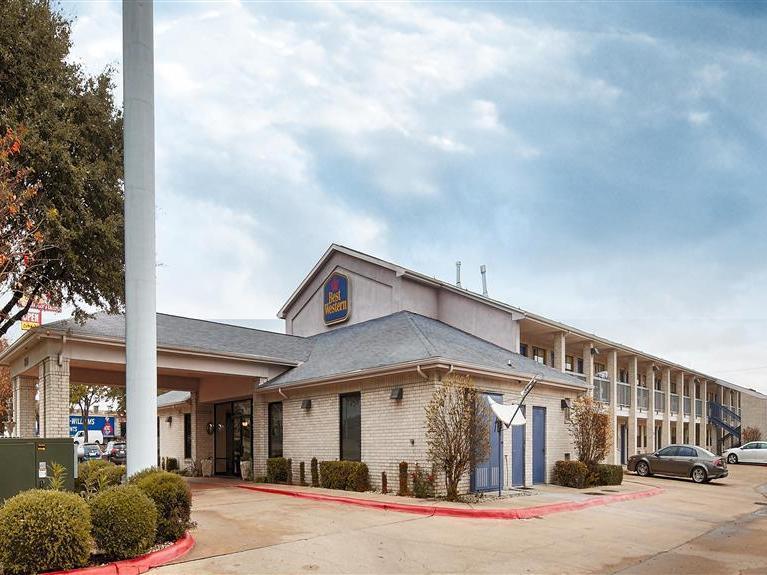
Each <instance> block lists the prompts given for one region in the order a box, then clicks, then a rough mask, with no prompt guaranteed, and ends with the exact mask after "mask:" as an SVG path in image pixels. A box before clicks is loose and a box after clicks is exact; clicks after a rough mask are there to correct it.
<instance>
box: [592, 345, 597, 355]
mask: <svg viewBox="0 0 767 575" xmlns="http://www.w3.org/2000/svg"><path fill="white" fill-rule="evenodd" d="M591 355H599V348H598V347H592V348H591Z"/></svg>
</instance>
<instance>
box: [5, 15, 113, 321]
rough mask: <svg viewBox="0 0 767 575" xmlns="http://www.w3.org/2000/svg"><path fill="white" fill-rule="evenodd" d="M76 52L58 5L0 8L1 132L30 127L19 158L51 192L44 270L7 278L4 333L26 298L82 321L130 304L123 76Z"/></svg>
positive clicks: (35, 214) (40, 219) (34, 215)
mask: <svg viewBox="0 0 767 575" xmlns="http://www.w3.org/2000/svg"><path fill="white" fill-rule="evenodd" d="M70 47H71V41H70V22H69V21H68V20H67V19H66V18H65V17H64V16H63V15H61V14H60V13H58V12H56V11H54V10H53V9H52V8H51V5H50V2H49V0H4V1H3V2H0V134H7V133H8V130H11V133H18V132H19V131H20V128H19V127H21V126H23V127H24V134H23V136H24V138H23V146H21V147H20V149H19V150H18V151H17V152H16V155H14V161H15V162H17V163H18V165H19V166H23V167H24V169H28V170H29V172H28V173H27V179H28V181H27V183H32V184H33V185H37V186H38V189H39V190H41V193H39V194H36V197H35V199H34V201H30V202H29V205H28V206H27V207H29V208H30V211H29V213H28V215H29V217H30V220H31V222H32V223H33V225H34V226H37V227H35V231H36V232H39V236H38V237H41V238H42V240H41V242H42V245H41V246H38V249H37V251H36V253H35V254H34V256H33V257H28V258H27V263H28V264H29V263H34V264H35V265H28V266H24V267H21V268H17V273H15V274H11V275H9V276H8V277H6V278H0V279H3V280H4V281H2V282H1V283H0V298H2V301H3V306H2V308H0V335H2V334H4V333H5V332H7V331H8V329H9V328H10V327H11V326H12V325H13V324H14V323H15V322H16V321H18V320H19V319H21V317H22V316H23V315H24V313H25V309H24V308H23V307H22V309H20V310H16V311H14V310H15V308H16V307H17V306H19V304H20V302H22V301H24V299H25V298H26V299H27V301H33V300H34V299H36V298H37V297H39V296H45V297H47V298H49V299H50V300H51V303H53V304H56V305H61V304H68V305H71V306H72V307H73V308H74V315H75V317H76V318H78V319H82V318H84V317H85V315H86V311H85V310H86V309H88V308H89V307H100V308H104V309H106V310H107V311H110V312H116V311H119V309H120V307H121V305H122V301H123V289H124V288H123V262H124V256H123V190H122V173H123V167H122V115H121V112H120V110H119V109H117V108H116V107H115V104H114V99H113V94H112V91H113V82H112V74H113V73H114V71H113V70H112V69H111V68H108V69H106V70H104V71H103V72H102V73H100V74H98V75H96V76H93V77H91V76H89V75H88V74H87V73H85V72H84V71H83V69H82V67H81V65H80V64H77V63H73V62H71V61H70V60H69V49H70ZM32 177H33V178H34V179H33V180H32V179H30V178H32ZM41 248H42V249H41ZM3 255H5V256H6V257H11V255H10V254H8V253H5V254H3ZM25 307H27V308H28V305H27V306H25Z"/></svg>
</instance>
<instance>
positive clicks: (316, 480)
mask: <svg viewBox="0 0 767 575" xmlns="http://www.w3.org/2000/svg"><path fill="white" fill-rule="evenodd" d="M311 471H312V487H319V486H320V470H319V467H318V465H317V458H316V457H312V463H311Z"/></svg>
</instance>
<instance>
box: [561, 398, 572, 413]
mask: <svg viewBox="0 0 767 575" xmlns="http://www.w3.org/2000/svg"><path fill="white" fill-rule="evenodd" d="M560 405H561V406H562V411H564V410H566V409H572V408H573V400H572V399H569V398H564V399H563V400H562V401H561V402H560Z"/></svg>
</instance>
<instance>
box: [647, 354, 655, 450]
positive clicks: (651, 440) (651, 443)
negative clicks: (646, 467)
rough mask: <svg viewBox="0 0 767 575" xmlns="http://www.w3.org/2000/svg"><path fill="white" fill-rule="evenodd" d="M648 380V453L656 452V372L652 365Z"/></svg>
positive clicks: (648, 370) (649, 366)
mask: <svg viewBox="0 0 767 575" xmlns="http://www.w3.org/2000/svg"><path fill="white" fill-rule="evenodd" d="M645 379H646V380H647V381H646V383H647V451H648V452H649V453H652V452H653V451H655V370H654V369H653V365H652V364H650V365H648V366H647V369H646V370H645Z"/></svg>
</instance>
